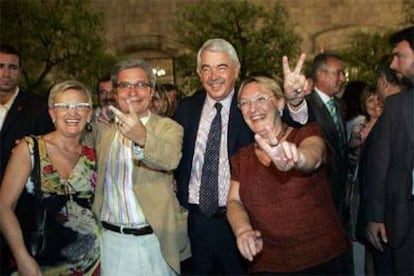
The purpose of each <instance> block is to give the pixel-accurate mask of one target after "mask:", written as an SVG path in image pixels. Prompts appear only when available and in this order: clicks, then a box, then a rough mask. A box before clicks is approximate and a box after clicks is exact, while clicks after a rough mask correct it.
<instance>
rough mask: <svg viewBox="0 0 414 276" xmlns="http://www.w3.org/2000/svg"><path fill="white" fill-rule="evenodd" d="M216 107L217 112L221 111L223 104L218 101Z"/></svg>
mask: <svg viewBox="0 0 414 276" xmlns="http://www.w3.org/2000/svg"><path fill="white" fill-rule="evenodd" d="M214 107H215V108H216V109H217V112H220V111H221V108H222V107H223V105H222V104H221V103H219V102H216V103H215V104H214Z"/></svg>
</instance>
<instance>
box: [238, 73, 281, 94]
mask: <svg viewBox="0 0 414 276" xmlns="http://www.w3.org/2000/svg"><path fill="white" fill-rule="evenodd" d="M252 82H256V83H257V84H259V85H260V86H263V87H264V88H266V89H269V90H270V91H271V92H272V93H273V95H274V96H275V97H276V98H284V97H285V94H284V93H283V90H282V88H281V85H280V83H281V80H279V79H276V78H271V77H269V76H265V75H256V76H250V77H247V78H246V79H245V80H243V81H242V83H241V85H240V88H239V91H238V93H237V99H239V98H240V92H241V91H242V90H243V88H244V86H245V85H247V84H249V83H252Z"/></svg>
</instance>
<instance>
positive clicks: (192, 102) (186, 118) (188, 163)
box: [173, 91, 253, 208]
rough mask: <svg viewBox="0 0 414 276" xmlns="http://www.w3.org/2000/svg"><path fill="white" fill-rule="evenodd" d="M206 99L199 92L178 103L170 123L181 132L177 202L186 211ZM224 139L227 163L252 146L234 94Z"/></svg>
mask: <svg viewBox="0 0 414 276" xmlns="http://www.w3.org/2000/svg"><path fill="white" fill-rule="evenodd" d="M205 99H206V92H205V91H200V92H197V93H196V94H194V95H193V96H191V97H189V98H185V99H183V100H181V102H180V104H179V105H178V108H177V110H176V112H175V114H174V116H173V119H174V120H175V121H177V122H178V123H179V124H180V125H181V126H182V127H183V128H184V140H183V152H182V157H181V161H180V164H179V165H178V168H177V170H176V172H175V179H176V181H177V197H178V200H179V201H180V203H181V205H182V206H184V207H187V208H188V185H189V181H190V176H191V167H192V163H193V156H194V147H195V142H196V138H197V131H198V126H199V123H200V117H201V112H202V109H203V105H204V101H205ZM227 139H228V144H227V147H228V154H229V159H230V158H231V156H232V155H233V154H234V153H236V151H237V150H238V149H239V148H241V147H242V146H244V145H247V144H250V143H251V142H253V133H252V132H251V131H250V129H249V127H248V126H247V125H246V124H245V122H244V120H243V117H242V115H241V113H240V111H239V109H238V107H237V101H236V93H235V94H234V97H233V100H232V102H231V106H230V115H229V124H228V137H227Z"/></svg>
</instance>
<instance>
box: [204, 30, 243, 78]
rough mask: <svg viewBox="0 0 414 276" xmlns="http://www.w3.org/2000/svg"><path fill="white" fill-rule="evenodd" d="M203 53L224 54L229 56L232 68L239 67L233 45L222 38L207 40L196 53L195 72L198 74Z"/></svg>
mask: <svg viewBox="0 0 414 276" xmlns="http://www.w3.org/2000/svg"><path fill="white" fill-rule="evenodd" d="M204 51H210V52H224V53H227V54H228V55H229V58H230V61H231V63H232V64H233V66H238V65H240V61H239V57H238V56H237V52H236V50H235V49H234V47H233V45H231V44H230V42H228V41H227V40H224V39H222V38H213V39H209V40H207V41H206V42H204V44H203V46H201V48H200V50H198V53H197V72H198V73H200V70H201V68H200V67H201V54H202V53H203V52H204Z"/></svg>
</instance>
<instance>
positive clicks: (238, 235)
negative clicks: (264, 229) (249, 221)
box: [236, 229, 253, 238]
mask: <svg viewBox="0 0 414 276" xmlns="http://www.w3.org/2000/svg"><path fill="white" fill-rule="evenodd" d="M249 231H253V229H245V230H243V231H241V232H240V233H238V234H237V235H236V238H238V237H240V236H241V235H243V234H244V233H247V232H249Z"/></svg>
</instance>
